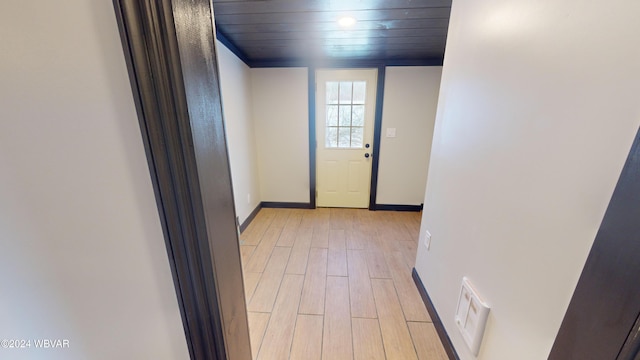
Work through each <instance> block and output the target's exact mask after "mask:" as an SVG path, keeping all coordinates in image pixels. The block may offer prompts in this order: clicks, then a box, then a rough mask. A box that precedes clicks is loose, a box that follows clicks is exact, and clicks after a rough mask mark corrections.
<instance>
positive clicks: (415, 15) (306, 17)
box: [216, 7, 451, 25]
mask: <svg viewBox="0 0 640 360" xmlns="http://www.w3.org/2000/svg"><path fill="white" fill-rule="evenodd" d="M450 12H451V8H449V7H433V8H422V9H412V10H407V9H394V10H355V11H348V12H345V11H315V12H286V13H266V14H265V13H251V14H249V13H247V14H226V15H225V14H219V13H217V14H216V22H217V23H218V24H222V25H234V24H235V25H238V24H285V23H309V22H336V21H338V19H340V18H341V17H343V16H345V15H349V16H352V17H354V18H355V19H357V21H376V20H411V19H448V18H449V13H450Z"/></svg>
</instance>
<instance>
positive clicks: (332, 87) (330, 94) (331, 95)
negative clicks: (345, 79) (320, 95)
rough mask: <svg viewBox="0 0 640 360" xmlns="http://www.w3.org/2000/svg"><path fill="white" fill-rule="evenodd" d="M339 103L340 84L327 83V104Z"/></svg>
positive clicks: (335, 82) (334, 82)
mask: <svg viewBox="0 0 640 360" xmlns="http://www.w3.org/2000/svg"><path fill="white" fill-rule="evenodd" d="M337 103H338V82H337V81H327V104H337Z"/></svg>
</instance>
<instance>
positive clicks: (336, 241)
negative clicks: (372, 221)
mask: <svg viewBox="0 0 640 360" xmlns="http://www.w3.org/2000/svg"><path fill="white" fill-rule="evenodd" d="M328 247H329V249H339V250H344V249H346V248H347V241H346V238H345V231H344V230H343V229H330V230H329V246H328Z"/></svg>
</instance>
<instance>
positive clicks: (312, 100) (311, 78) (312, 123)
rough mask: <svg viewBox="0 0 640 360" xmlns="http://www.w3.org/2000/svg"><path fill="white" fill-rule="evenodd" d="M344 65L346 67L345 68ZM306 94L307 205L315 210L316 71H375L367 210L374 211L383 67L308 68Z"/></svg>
mask: <svg viewBox="0 0 640 360" xmlns="http://www.w3.org/2000/svg"><path fill="white" fill-rule="evenodd" d="M345 65H346V66H345ZM307 69H308V85H309V88H308V93H309V204H310V207H311V208H313V209H315V208H316V190H317V187H316V185H317V184H316V176H317V167H316V148H317V138H316V135H317V134H316V70H318V69H336V70H337V69H377V70H378V75H377V78H376V79H377V80H376V82H377V83H376V107H375V114H374V120H373V141H372V145H371V147H372V155H371V157H372V159H371V184H370V186H369V210H376V209H377V204H376V197H377V193H378V168H379V164H380V163H379V161H380V136H381V133H382V105H383V101H384V80H385V69H386V67H385V65H380V64H375V65H372V64H366V63H356V64H352V65H349V64H334V65H331V64H328V65H326V66H309V67H308V68H307Z"/></svg>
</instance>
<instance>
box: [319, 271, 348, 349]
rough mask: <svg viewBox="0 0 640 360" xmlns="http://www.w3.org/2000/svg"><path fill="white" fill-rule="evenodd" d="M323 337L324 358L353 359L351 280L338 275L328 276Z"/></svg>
mask: <svg viewBox="0 0 640 360" xmlns="http://www.w3.org/2000/svg"><path fill="white" fill-rule="evenodd" d="M325 301H326V305H325V315H324V331H323V337H322V358H323V359H328V360H338V359H353V344H352V338H351V310H350V306H349V281H348V280H347V278H344V277H338V276H328V277H327V296H326V300H325Z"/></svg>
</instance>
